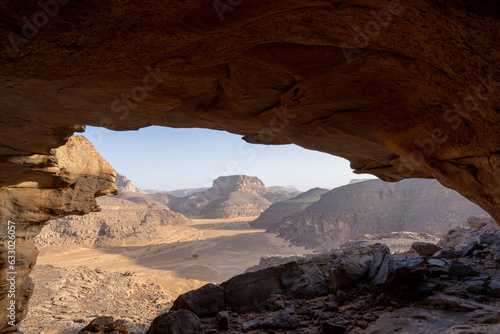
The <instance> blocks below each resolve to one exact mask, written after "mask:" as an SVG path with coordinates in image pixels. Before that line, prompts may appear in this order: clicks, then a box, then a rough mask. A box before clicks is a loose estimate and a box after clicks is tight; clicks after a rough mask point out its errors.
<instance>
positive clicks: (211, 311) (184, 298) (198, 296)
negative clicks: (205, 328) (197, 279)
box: [171, 283, 224, 318]
mask: <svg viewBox="0 0 500 334" xmlns="http://www.w3.org/2000/svg"><path fill="white" fill-rule="evenodd" d="M181 309H184V310H188V311H191V312H193V313H194V314H196V315H197V316H198V317H200V318H203V317H212V316H215V315H216V314H217V312H219V311H221V310H223V309H224V288H223V287H222V286H220V285H214V284H212V283H209V284H206V285H204V286H202V287H201V288H199V289H197V290H192V291H189V292H186V293H183V294H182V295H180V296H179V297H177V299H176V300H175V301H174V304H173V305H172V308H171V310H172V311H177V310H181Z"/></svg>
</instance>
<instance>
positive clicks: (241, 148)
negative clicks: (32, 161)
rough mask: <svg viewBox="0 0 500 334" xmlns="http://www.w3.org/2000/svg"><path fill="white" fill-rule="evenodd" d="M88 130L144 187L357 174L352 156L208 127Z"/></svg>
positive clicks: (332, 180)
mask: <svg viewBox="0 0 500 334" xmlns="http://www.w3.org/2000/svg"><path fill="white" fill-rule="evenodd" d="M84 135H85V136H86V137H87V138H88V139H89V140H90V142H91V143H92V144H93V145H94V146H95V148H96V149H97V151H99V153H100V154H101V155H102V156H103V157H104V158H105V159H106V160H107V161H108V162H109V163H110V164H111V165H112V166H113V167H114V169H115V170H116V171H117V172H118V173H120V174H123V175H125V176H126V177H128V178H129V179H130V180H131V181H132V182H133V183H134V185H135V186H136V187H139V188H142V189H156V190H175V189H183V188H200V187H209V186H211V185H212V181H213V180H214V179H215V178H217V177H219V176H222V175H234V174H244V175H250V176H257V177H258V178H260V179H261V180H262V181H263V182H264V184H265V185H266V186H288V185H293V186H296V187H297V188H298V189H299V190H302V191H306V190H308V189H310V188H314V187H323V188H335V187H338V186H341V185H344V184H346V183H348V182H349V181H350V180H351V179H354V178H356V179H360V178H371V177H372V176H370V175H368V174H367V175H356V174H353V173H352V170H351V168H350V167H349V161H347V160H345V159H342V158H339V157H335V156H332V155H329V154H325V153H321V152H317V151H310V150H306V149H304V148H301V147H299V146H296V145H279V146H272V145H254V144H248V143H246V142H245V141H243V140H242V139H241V136H238V135H234V134H230V133H228V132H224V131H214V130H207V129H172V128H164V127H156V126H153V127H149V128H144V129H141V130H139V131H120V132H116V131H110V130H106V129H102V128H95V127H90V126H89V127H87V131H86V132H85V133H84Z"/></svg>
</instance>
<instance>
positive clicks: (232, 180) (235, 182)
mask: <svg viewBox="0 0 500 334" xmlns="http://www.w3.org/2000/svg"><path fill="white" fill-rule="evenodd" d="M212 188H214V189H216V190H218V191H219V192H220V193H221V194H228V193H232V192H234V191H241V192H247V193H253V194H262V193H266V192H268V191H269V189H268V188H266V186H265V185H264V182H262V181H261V180H260V179H259V178H258V177H255V176H247V175H229V176H221V177H218V178H217V179H215V180H214V182H213V185H212Z"/></svg>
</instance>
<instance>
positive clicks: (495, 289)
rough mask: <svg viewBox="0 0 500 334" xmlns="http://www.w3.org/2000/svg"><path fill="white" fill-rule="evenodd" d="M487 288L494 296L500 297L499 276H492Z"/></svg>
mask: <svg viewBox="0 0 500 334" xmlns="http://www.w3.org/2000/svg"><path fill="white" fill-rule="evenodd" d="M488 289H489V291H491V294H492V295H493V296H495V297H500V277H493V278H492V279H491V281H490V283H489V284H488Z"/></svg>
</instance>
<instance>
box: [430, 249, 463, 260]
mask: <svg viewBox="0 0 500 334" xmlns="http://www.w3.org/2000/svg"><path fill="white" fill-rule="evenodd" d="M432 257H434V258H437V259H456V258H457V257H458V255H457V252H456V251H455V249H454V248H451V247H446V248H442V249H440V250H438V251H437V252H436V253H435V254H433V255H432Z"/></svg>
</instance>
